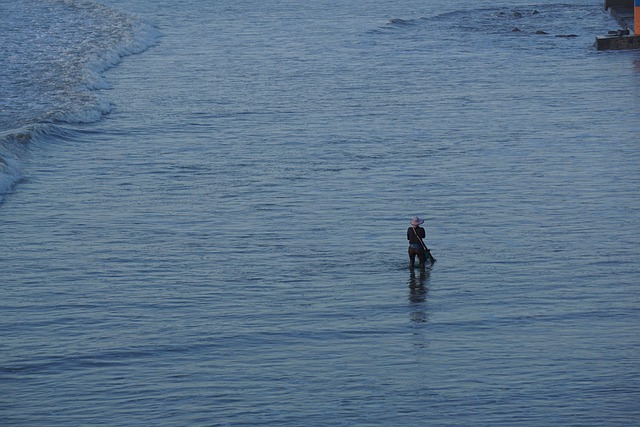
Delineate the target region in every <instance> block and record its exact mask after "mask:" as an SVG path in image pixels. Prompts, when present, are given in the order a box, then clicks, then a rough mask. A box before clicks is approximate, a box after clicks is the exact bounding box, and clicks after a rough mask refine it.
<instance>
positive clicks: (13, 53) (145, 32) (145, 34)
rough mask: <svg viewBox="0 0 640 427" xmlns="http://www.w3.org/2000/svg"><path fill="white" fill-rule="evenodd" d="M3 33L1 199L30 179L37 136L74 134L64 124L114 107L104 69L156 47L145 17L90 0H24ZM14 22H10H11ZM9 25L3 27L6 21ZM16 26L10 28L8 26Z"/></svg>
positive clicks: (9, 10) (155, 34)
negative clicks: (25, 171)
mask: <svg viewBox="0 0 640 427" xmlns="http://www.w3.org/2000/svg"><path fill="white" fill-rule="evenodd" d="M6 13H7V15H8V16H7V17H6V19H4V20H0V31H4V30H8V29H9V28H10V27H9V26H11V25H13V26H20V27H21V28H22V29H23V31H21V32H15V31H13V32H12V31H8V32H6V34H7V37H6V40H3V43H4V45H5V50H6V54H7V58H8V60H7V61H6V63H3V68H2V69H0V79H2V80H3V85H2V86H1V87H0V130H1V131H2V132H0V202H2V200H3V199H4V198H3V197H2V196H5V195H6V194H7V193H9V192H11V191H12V189H13V188H14V186H15V184H16V183H17V182H19V181H20V180H21V179H23V176H22V173H21V168H20V163H21V162H20V159H21V158H22V156H23V155H24V151H25V149H26V148H25V147H26V146H28V145H29V143H30V142H31V141H32V140H34V139H37V138H42V137H52V136H53V137H56V138H64V137H65V136H68V130H66V128H65V127H64V125H65V124H74V125H75V124H82V123H93V122H97V121H100V120H101V119H102V118H103V117H104V116H105V115H107V114H109V113H110V112H111V111H112V109H113V105H112V103H111V101H110V100H109V99H108V97H107V96H106V94H104V93H101V91H102V90H104V89H109V88H110V84H109V83H108V81H107V80H106V79H105V77H104V72H105V71H106V70H108V69H109V68H112V67H114V66H115V65H117V64H119V63H120V62H121V61H122V59H123V58H124V57H126V56H129V55H133V54H137V53H141V52H143V51H145V50H147V49H148V48H150V47H151V46H153V45H155V44H157V42H158V41H159V39H160V32H159V31H158V30H157V28H155V27H154V26H153V25H151V24H149V23H147V22H145V21H143V20H142V19H140V18H138V17H136V16H134V15H130V14H127V13H124V12H120V11H118V10H115V9H112V8H109V7H106V6H104V5H101V4H98V3H96V2H94V1H89V0H61V1H58V2H51V3H50V2H39V1H37V0H24V5H23V6H20V5H17V4H16V5H15V7H8V8H7V10H6ZM9 22H11V24H9ZM2 25H4V27H3V26H2ZM7 25H9V26H7Z"/></svg>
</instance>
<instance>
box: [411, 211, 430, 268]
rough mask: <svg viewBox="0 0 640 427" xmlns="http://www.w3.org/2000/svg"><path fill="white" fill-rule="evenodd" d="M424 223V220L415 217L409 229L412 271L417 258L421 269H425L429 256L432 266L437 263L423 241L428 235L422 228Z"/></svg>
mask: <svg viewBox="0 0 640 427" xmlns="http://www.w3.org/2000/svg"><path fill="white" fill-rule="evenodd" d="M423 223H424V220H423V219H421V218H418V217H415V218H413V219H412V220H411V227H409V228H408V229H407V240H409V251H408V252H409V268H412V269H413V268H414V266H415V262H416V256H417V257H418V262H419V263H420V268H425V264H426V261H427V256H429V260H430V261H431V264H433V263H434V262H436V259H435V258H434V257H433V256H431V252H430V251H429V248H427V245H425V243H424V240H423V239H424V238H425V237H426V233H425V231H424V228H422V227H420V225H421V224H423Z"/></svg>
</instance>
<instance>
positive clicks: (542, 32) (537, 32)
mask: <svg viewBox="0 0 640 427" xmlns="http://www.w3.org/2000/svg"><path fill="white" fill-rule="evenodd" d="M536 34H549V33H547V32H546V31H542V30H538V31H536Z"/></svg>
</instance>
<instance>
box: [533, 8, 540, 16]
mask: <svg viewBox="0 0 640 427" xmlns="http://www.w3.org/2000/svg"><path fill="white" fill-rule="evenodd" d="M539 13H540V12H538V11H537V10H536V9H533V12H531V14H532V15H537V14H539Z"/></svg>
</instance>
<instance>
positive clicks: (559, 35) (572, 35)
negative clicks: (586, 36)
mask: <svg viewBox="0 0 640 427" xmlns="http://www.w3.org/2000/svg"><path fill="white" fill-rule="evenodd" d="M556 37H565V38H571V37H578V35H577V34H556Z"/></svg>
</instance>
